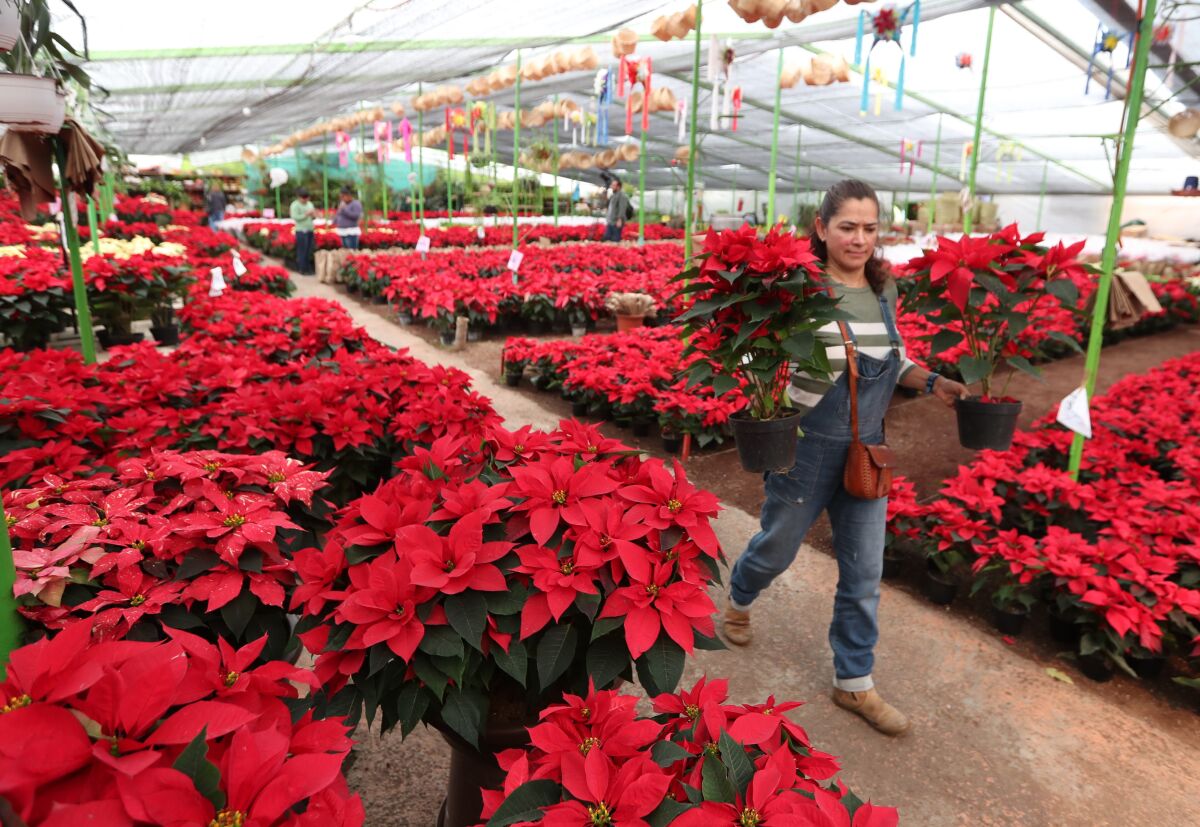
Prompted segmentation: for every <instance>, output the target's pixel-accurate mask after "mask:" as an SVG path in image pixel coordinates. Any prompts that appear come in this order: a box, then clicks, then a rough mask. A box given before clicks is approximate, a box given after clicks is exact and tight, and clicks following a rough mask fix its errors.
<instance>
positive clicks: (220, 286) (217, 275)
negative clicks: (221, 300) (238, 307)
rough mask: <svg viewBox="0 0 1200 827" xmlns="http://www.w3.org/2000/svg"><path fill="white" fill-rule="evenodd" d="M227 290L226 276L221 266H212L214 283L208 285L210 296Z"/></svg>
mask: <svg viewBox="0 0 1200 827" xmlns="http://www.w3.org/2000/svg"><path fill="white" fill-rule="evenodd" d="M224 290H225V276H224V274H222V273H221V268H220V267H214V268H212V283H211V284H210V285H209V286H208V295H209V296H219V295H221V293H222V292H224Z"/></svg>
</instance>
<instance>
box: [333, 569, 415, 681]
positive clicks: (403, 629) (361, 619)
mask: <svg viewBox="0 0 1200 827" xmlns="http://www.w3.org/2000/svg"><path fill="white" fill-rule="evenodd" d="M350 583H351V587H350V589H348V590H347V594H346V598H345V600H343V601H342V603H341V604H340V605H339V606H338V607H337V609H336V610H335V612H334V617H335V618H336V619H337V620H339V621H342V622H345V623H353V624H355V625H357V626H359V627H360V628H361V631H362V634H363V643H364V645H366V646H374V645H375V644H376V643H386V644H387V645H388V648H389V649H391V650H392V651H393V652H395V653H396V655H397V656H399V657H400V658H403V659H404V660H406V661H407V660H410V659H411V658H412V655H413V652H415V651H416V650H417V644H419V643H420V642H421V638H422V637H424V636H425V624H423V623H422V622H421V621H420V619H419V618H418V617H417V612H416V607H417V604H418V603H420V602H422V601H423V600H424V596H425V590H423V589H418V588H417V587H416V586H415V585H414V584H413V582H412V579H411V577H410V571H409V566H408V565H406V564H402V563H401V561H400V560H399V559H398V558H397V557H396V555H395V553H394V552H390V551H389V552H387V553H386V554H381V555H380V556H379V557H377V558H375V559H374V560H372V561H371V562H369V563H364V564H362V565H358V566H352V567H351V569H350Z"/></svg>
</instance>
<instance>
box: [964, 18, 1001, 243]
mask: <svg viewBox="0 0 1200 827" xmlns="http://www.w3.org/2000/svg"><path fill="white" fill-rule="evenodd" d="M995 26H996V7H995V6H992V7H991V8H989V9H988V28H987V43H986V45H985V46H984V47H983V72H982V73H981V75H980V77H979V103H978V104H977V105H976V107H975V141H974V143H972V144H971V172H970V174H969V175H968V176H967V194H968V195H969V196H970V201H971V208H970V209H969V210H967V212H965V213H964V214H963V232H964V233H969V232H971V229H972V225H973V223H974V222H972V220H971V213H972V212H974V211H975V175H976V173H977V172H978V171H979V156H980V154H981V153H980V151H979V144H980V141H981V140H982V138H983V104H984V101H985V99H986V98H987V80H988V64H989V63H990V62H991V59H992V30H993V29H994V28H995Z"/></svg>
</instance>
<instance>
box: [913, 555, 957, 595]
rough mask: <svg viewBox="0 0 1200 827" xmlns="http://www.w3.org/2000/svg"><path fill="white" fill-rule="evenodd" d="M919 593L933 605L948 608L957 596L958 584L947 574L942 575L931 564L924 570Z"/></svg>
mask: <svg viewBox="0 0 1200 827" xmlns="http://www.w3.org/2000/svg"><path fill="white" fill-rule="evenodd" d="M921 591H923V592H924V593H925V596H926V597H928V598H929V600H930V601H931V602H933V603H936V604H937V605H939V606H949V605H950V604H951V603H953V602H954V598H955V596H956V595H957V594H958V584H957V583H955V582H954V579H953V578H951V577H950V576H949V575H948V574H942V573H941V572H940V571H939V570H938V568H937V566H935V565H933V563H930V564H929V567H928V568H927V569H925V580H924V582H922V583H921Z"/></svg>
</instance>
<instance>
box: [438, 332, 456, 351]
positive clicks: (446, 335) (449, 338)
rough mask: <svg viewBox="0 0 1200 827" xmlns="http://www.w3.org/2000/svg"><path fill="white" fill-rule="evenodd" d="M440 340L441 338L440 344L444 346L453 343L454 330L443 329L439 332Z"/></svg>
mask: <svg viewBox="0 0 1200 827" xmlns="http://www.w3.org/2000/svg"><path fill="white" fill-rule="evenodd" d="M441 340H442V344H444V345H445V346H446V347H449V346H450V345H452V344H454V331H453V330H447V331H444V332H443V333H442V334H441Z"/></svg>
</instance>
